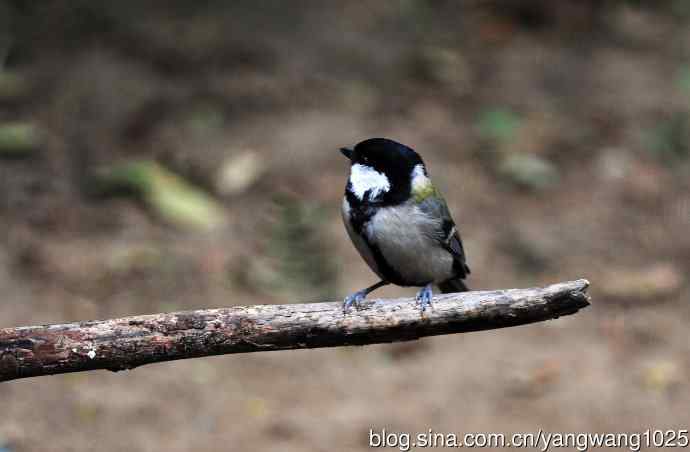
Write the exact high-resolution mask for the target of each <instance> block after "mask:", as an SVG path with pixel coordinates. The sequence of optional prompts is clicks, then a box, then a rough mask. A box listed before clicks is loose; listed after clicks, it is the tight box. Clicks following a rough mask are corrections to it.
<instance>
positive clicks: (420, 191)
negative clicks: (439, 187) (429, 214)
mask: <svg viewBox="0 0 690 452" xmlns="http://www.w3.org/2000/svg"><path fill="white" fill-rule="evenodd" d="M411 194H412V198H413V199H414V201H415V202H417V203H420V202H422V201H424V200H425V199H426V198H428V197H429V196H438V191H436V187H434V184H432V183H431V181H430V180H428V179H427V180H426V181H425V182H424V183H423V184H415V185H414V186H413V187H412V193H411Z"/></svg>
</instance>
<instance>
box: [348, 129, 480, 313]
mask: <svg viewBox="0 0 690 452" xmlns="http://www.w3.org/2000/svg"><path fill="white" fill-rule="evenodd" d="M340 152H341V153H342V154H343V155H344V156H345V157H347V158H348V159H349V160H350V175H349V178H348V181H347V185H346V186H345V196H344V197H343V203H342V216H343V222H344V223H345V229H346V230H347V233H348V235H349V237H350V239H351V240H352V242H353V244H354V246H355V248H356V249H357V251H359V254H360V255H361V256H362V258H363V259H364V261H365V262H366V263H367V264H368V265H369V267H370V268H371V270H372V271H373V272H374V273H375V274H376V275H377V276H378V277H379V278H380V281H379V282H377V283H376V284H373V285H371V286H369V287H367V288H365V289H362V290H358V291H357V292H354V293H352V294H350V295H348V296H347V297H346V298H345V299H344V301H343V310H344V312H347V311H348V310H349V309H350V308H351V307H352V306H353V305H354V306H355V307H359V305H360V303H361V302H362V301H363V300H364V299H365V298H366V297H367V295H369V294H370V293H371V292H373V291H374V290H376V289H378V288H380V287H383V286H385V285H388V284H395V285H398V286H403V287H412V286H416V287H422V289H421V290H420V291H419V292H418V293H417V295H416V297H415V299H416V301H417V303H418V305H419V306H420V309H421V312H422V313H424V311H425V310H426V308H427V307H429V306H431V301H432V298H433V289H432V286H433V285H434V284H435V285H437V286H438V287H439V289H440V290H441V292H442V293H451V292H464V291H467V290H469V289H468V287H467V286H466V285H465V282H464V281H463V280H464V279H465V278H466V277H467V275H469V274H470V268H469V267H468V265H467V259H466V257H465V250H464V248H463V245H462V240H461V239H460V234H459V232H458V229H457V227H456V226H455V222H454V221H453V218H452V217H451V215H450V211H449V210H448V205H447V204H446V201H445V200H444V199H443V196H441V193H440V192H439V191H438V189H437V188H436V187H434V185H433V183H432V182H431V179H430V178H429V174H428V172H427V168H426V165H425V164H424V162H423V161H422V158H421V157H420V156H419V154H418V153H417V152H415V150H414V149H412V148H411V147H409V146H406V145H404V144H402V143H398V142H397V141H394V140H391V139H388V138H370V139H367V140H364V141H361V142H359V143H357V144H356V145H355V146H354V147H342V148H340Z"/></svg>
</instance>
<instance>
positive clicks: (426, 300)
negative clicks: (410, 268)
mask: <svg viewBox="0 0 690 452" xmlns="http://www.w3.org/2000/svg"><path fill="white" fill-rule="evenodd" d="M432 298H434V292H433V291H432V290H431V284H427V285H426V286H424V287H423V288H422V290H420V291H419V292H418V293H417V296H416V297H415V299H416V300H417V303H418V304H419V307H420V309H421V310H422V312H424V310H425V309H426V307H427V306H431V299H432Z"/></svg>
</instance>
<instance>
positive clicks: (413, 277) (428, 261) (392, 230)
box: [365, 204, 453, 285]
mask: <svg viewBox="0 0 690 452" xmlns="http://www.w3.org/2000/svg"><path fill="white" fill-rule="evenodd" d="M440 221H441V220H440V219H434V218H430V217H429V216H427V215H425V214H424V213H423V212H422V211H421V210H420V209H419V208H418V207H417V206H415V205H413V204H407V205H405V204H403V205H398V206H394V207H384V208H381V209H380V210H379V211H378V212H377V213H376V215H374V216H373V217H372V218H371V220H370V221H369V223H367V225H366V230H365V233H366V234H367V237H368V239H369V240H370V241H371V242H372V243H375V244H376V245H377V246H378V247H379V249H380V250H381V254H382V255H383V257H384V259H385V260H386V262H387V263H388V265H390V266H391V267H392V268H393V269H394V270H396V272H397V273H398V274H399V275H400V276H402V278H403V279H404V280H405V281H406V282H408V284H410V285H424V284H427V283H430V282H434V283H439V282H442V281H445V280H447V279H449V278H451V277H452V276H453V257H452V255H451V254H450V253H449V252H448V250H446V249H445V248H443V247H442V246H441V244H440V243H439V242H438V240H437V239H436V238H435V237H433V236H432V234H433V233H434V231H439V230H440V225H439V224H438V222H440Z"/></svg>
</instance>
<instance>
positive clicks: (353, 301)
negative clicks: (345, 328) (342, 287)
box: [343, 290, 367, 312]
mask: <svg viewBox="0 0 690 452" xmlns="http://www.w3.org/2000/svg"><path fill="white" fill-rule="evenodd" d="M366 297H367V292H366V291H365V290H358V291H357V292H355V293H352V294H350V295H348V296H347V297H345V301H343V312H347V311H348V310H349V309H350V307H351V306H352V305H354V306H355V308H356V307H358V306H359V304H360V303H361V302H362V301H364V299H365V298H366Z"/></svg>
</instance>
